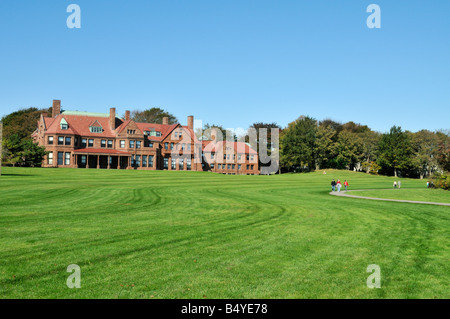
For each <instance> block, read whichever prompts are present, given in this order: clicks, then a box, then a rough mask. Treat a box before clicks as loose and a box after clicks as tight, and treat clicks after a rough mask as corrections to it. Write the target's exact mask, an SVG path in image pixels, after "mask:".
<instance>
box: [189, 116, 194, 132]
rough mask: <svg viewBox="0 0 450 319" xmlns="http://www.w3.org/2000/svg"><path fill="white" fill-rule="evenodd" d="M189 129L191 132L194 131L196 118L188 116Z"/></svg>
mask: <svg viewBox="0 0 450 319" xmlns="http://www.w3.org/2000/svg"><path fill="white" fill-rule="evenodd" d="M188 127H189V128H190V129H191V130H193V129H194V117H193V116H192V115H190V116H188Z"/></svg>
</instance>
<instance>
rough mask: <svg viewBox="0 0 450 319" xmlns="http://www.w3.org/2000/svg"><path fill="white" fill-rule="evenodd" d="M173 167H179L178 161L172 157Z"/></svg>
mask: <svg viewBox="0 0 450 319" xmlns="http://www.w3.org/2000/svg"><path fill="white" fill-rule="evenodd" d="M172 169H177V161H176V160H174V159H173V158H172Z"/></svg>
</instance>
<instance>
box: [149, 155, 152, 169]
mask: <svg viewBox="0 0 450 319" xmlns="http://www.w3.org/2000/svg"><path fill="white" fill-rule="evenodd" d="M148 167H153V155H149V156H148Z"/></svg>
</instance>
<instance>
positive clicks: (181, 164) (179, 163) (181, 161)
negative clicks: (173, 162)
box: [178, 158, 184, 171]
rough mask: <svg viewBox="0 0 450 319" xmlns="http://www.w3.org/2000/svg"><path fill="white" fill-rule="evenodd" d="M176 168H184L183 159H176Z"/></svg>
mask: <svg viewBox="0 0 450 319" xmlns="http://www.w3.org/2000/svg"><path fill="white" fill-rule="evenodd" d="M178 169H179V170H180V171H182V170H183V169H184V159H182V158H180V159H179V160H178Z"/></svg>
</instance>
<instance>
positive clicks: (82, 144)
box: [81, 138, 86, 148]
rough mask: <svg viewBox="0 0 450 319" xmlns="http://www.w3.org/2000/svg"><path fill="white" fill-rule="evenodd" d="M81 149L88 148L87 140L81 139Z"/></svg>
mask: <svg viewBox="0 0 450 319" xmlns="http://www.w3.org/2000/svg"><path fill="white" fill-rule="evenodd" d="M81 147H83V148H85V147H86V139H85V138H82V139H81Z"/></svg>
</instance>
